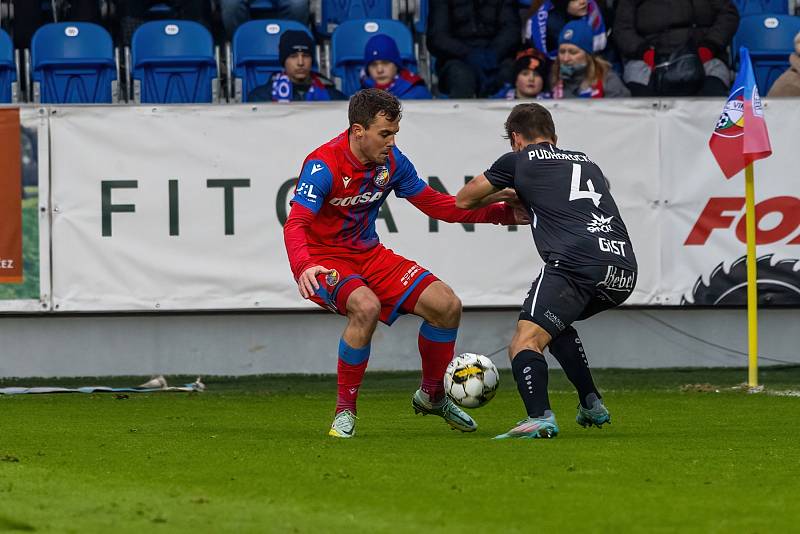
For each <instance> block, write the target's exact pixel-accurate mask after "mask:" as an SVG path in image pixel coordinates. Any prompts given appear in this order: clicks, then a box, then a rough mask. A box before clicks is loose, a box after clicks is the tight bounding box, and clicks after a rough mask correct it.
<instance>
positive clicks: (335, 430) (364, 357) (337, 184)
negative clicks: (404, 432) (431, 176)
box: [284, 89, 529, 438]
mask: <svg viewBox="0 0 800 534" xmlns="http://www.w3.org/2000/svg"><path fill="white" fill-rule="evenodd" d="M348 115H349V120H350V127H349V128H348V129H347V130H346V131H344V132H343V133H341V134H340V135H338V136H337V137H335V138H334V139H332V140H331V141H329V142H327V143H325V144H324V145H322V146H321V147H319V148H317V149H316V150H314V151H313V152H312V153H311V154H309V156H308V157H307V158H306V160H305V162H303V168H302V171H301V174H300V178H299V180H298V182H297V187H296V188H295V194H294V197H293V198H292V201H291V205H292V208H291V212H290V213H289V217H288V219H287V220H286V224H285V226H284V240H285V243H286V250H287V252H288V255H289V262H290V264H291V267H292V273H293V275H294V278H295V280H296V281H297V286H298V289H299V291H300V294H301V295H302V296H303V298H307V299H310V300H312V301H313V302H315V303H317V304H318V305H320V306H322V307H324V308H327V309H329V310H331V311H333V312H335V313H339V314H341V315H344V316H346V317H347V326H346V327H345V329H344V332H343V334H342V337H341V339H340V340H339V361H338V368H337V369H338V397H337V402H336V415H335V417H334V421H333V424H332V425H331V429H330V432H329V434H330V435H331V436H334V437H339V438H349V437H352V436H353V435H354V431H355V420H356V417H355V416H356V399H357V397H358V390H359V387H360V386H361V381H362V379H363V377H364V371H365V370H366V368H367V361H368V360H369V354H370V343H371V341H372V334H373V333H374V331H375V327H376V326H377V324H378V321H379V320H380V321H382V322H383V323H385V324H387V325H391V324H392V323H393V322H394V321H395V319H397V317H398V316H399V315H402V314H407V313H411V314H414V315H417V316H419V317H421V318H422V319H423V322H422V326H421V327H420V330H419V351H420V355H421V357H422V383H421V385H420V388H419V390H417V391H416V392H415V393H414V396H413V398H412V406H413V408H414V410H415V412H416V413H422V414H434V415H438V416H440V417H442V418H444V420H445V421H446V422H447V423H448V424H449V425H450V426H451V427H453V428H456V429H458V430H461V431H462V432H473V431H475V430H476V429H477V424H476V423H475V421H474V420H473V419H472V418H471V417H470V416H469V415H468V414H467V413H465V412H464V411H463V410H461V409H460V408H459V407H458V406H456V405H455V404H453V403H452V401H450V400H449V399H448V398H447V396H446V395H445V392H444V386H443V379H444V372H445V369H446V367H447V364H448V363H450V360H451V359H452V358H453V349H454V347H455V341H456V334H457V331H458V325H459V321H460V319H461V301H460V300H459V299H458V297H457V296H456V295H455V293H453V290H452V289H450V287H448V286H447V285H446V284H445V283H444V282H442V281H440V280H439V279H438V278H437V277H436V276H434V275H433V274H432V273H431V272H429V271H428V270H427V269H425V268H424V267H422V266H420V265H419V264H417V263H416V262H414V261H412V260H409V259H406V258H404V257H402V256H400V255H398V254H396V253H394V252H392V251H391V250H389V249H388V248H386V247H384V246H383V245H382V244H381V243H380V241H379V239H378V235H377V233H376V232H375V220H376V218H377V216H378V212H379V210H380V207H381V205H382V204H383V202H384V201H385V200H386V198H387V196H388V195H389V193H391V192H394V194H395V195H396V196H398V197H400V198H405V199H407V200H409V201H410V202H411V203H412V204H414V206H416V207H417V208H418V209H419V210H421V211H422V212H423V213H425V214H426V215H428V216H429V217H433V218H436V219H439V220H442V221H446V222H486V223H494V224H527V223H528V222H529V220H528V219H527V218H526V215H524V214H523V213H522V212H521V211H520V210H518V209H516V208H515V207H514V205H512V204H510V203H509V204H506V203H504V202H498V200H505V199H508V200H511V199H510V197H509V196H508V192H504V191H500V192H497V193H496V194H495V195H494V196H490V197H487V199H485V201H484V204H485V206H484V207H483V208H480V209H477V210H474V211H470V210H464V209H459V208H456V206H455V198H454V197H453V196H450V195H446V194H443V193H439V192H437V191H435V190H434V189H432V188H431V187H430V186H428V185H427V184H426V183H425V182H424V181H423V180H422V179H421V178H420V177H419V176H418V175H417V171H416V170H415V169H414V166H413V165H412V164H411V162H410V161H409V160H408V158H406V156H405V155H403V153H402V152H400V150H399V149H398V148H397V147H396V146H395V136H396V135H397V132H398V131H399V129H400V118H401V110H400V102H399V100H398V99H397V98H396V97H395V96H393V95H391V94H390V93H387V92H386V91H382V90H380V89H364V90H361V91H359V92H357V93H356V94H355V95H353V97H352V98H351V99H350V107H349V113H348Z"/></svg>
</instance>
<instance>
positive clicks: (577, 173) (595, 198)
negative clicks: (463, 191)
mask: <svg viewBox="0 0 800 534" xmlns="http://www.w3.org/2000/svg"><path fill="white" fill-rule="evenodd" d="M586 187H588V189H581V166H580V165H578V164H577V163H573V164H572V185H571V186H570V188H569V201H570V202H572V201H573V200H579V199H581V198H588V199H589V200H591V201H592V202H594V206H595V207H596V208H599V207H600V197H602V196H603V195H601V194H600V193H595V191H594V184H593V183H592V179H591V178H587V179H586Z"/></svg>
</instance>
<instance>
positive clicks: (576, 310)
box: [519, 262, 636, 339]
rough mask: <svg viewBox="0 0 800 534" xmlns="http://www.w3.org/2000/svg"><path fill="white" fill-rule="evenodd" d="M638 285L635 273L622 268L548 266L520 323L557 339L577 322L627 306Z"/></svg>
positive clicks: (540, 276) (544, 269) (528, 301)
mask: <svg viewBox="0 0 800 534" xmlns="http://www.w3.org/2000/svg"><path fill="white" fill-rule="evenodd" d="M635 285H636V271H631V270H628V269H622V268H621V267H615V266H613V265H586V266H582V267H566V266H564V264H563V263H561V264H560V265H559V262H554V263H548V264H547V265H545V266H544V267H542V272H541V273H540V274H539V276H538V277H537V278H536V280H534V282H533V285H532V286H531V289H530V291H529V292H528V296H527V298H526V299H525V302H524V303H523V304H522V310H521V311H520V314H519V320H520V321H531V322H533V323H536V324H537V325H539V326H541V327H542V328H544V329H545V330H547V333H548V334H550V335H551V336H552V337H553V338H554V339H555V338H556V337H558V335H559V334H560V333H561V332H563V331H564V329H566V328H567V327H568V326H569V325H570V324H572V323H573V322H574V321H579V320H581V319H586V318H588V317H591V316H592V315H595V314H597V313H600V312H601V311H604V310H608V309H611V308H613V307H615V306H618V305H620V304H622V303H623V302H625V299H627V298H628V297H629V296H630V295H631V293H633V288H634V286H635Z"/></svg>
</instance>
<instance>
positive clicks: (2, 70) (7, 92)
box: [0, 30, 17, 104]
mask: <svg viewBox="0 0 800 534" xmlns="http://www.w3.org/2000/svg"><path fill="white" fill-rule="evenodd" d="M16 81H17V63H16V62H15V61H14V43H12V42H11V37H9V36H8V34H7V33H6V32H5V30H0V104H10V103H12V102H14V100H15V98H14V96H15V93H16Z"/></svg>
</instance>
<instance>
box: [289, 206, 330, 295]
mask: <svg viewBox="0 0 800 534" xmlns="http://www.w3.org/2000/svg"><path fill="white" fill-rule="evenodd" d="M315 215H316V214H315V213H314V212H313V211H311V210H310V209H308V208H306V207H305V206H303V205H302V204H298V203H293V204H292V210H291V211H290V212H289V217H288V218H287V219H286V224H284V225H283V242H284V245H285V246H286V254H287V255H288V256H289V264H290V265H291V267H292V274H293V275H294V278H295V280H297V289H298V291H300V295H302V297H303V298H304V299H307V298H310V297H311V296H312V295H314V294H315V293H316V290H317V289H319V283H318V282H317V275H319V274H328V273H330V272H331V270H330V269H327V268H325V267H323V266H321V265H316V264H315V263H314V262H313V261H312V260H311V255H310V254H309V252H308V241H307V240H306V229H307V228H308V227H309V226H310V225H311V222H312V221H313V220H314V217H315Z"/></svg>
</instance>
